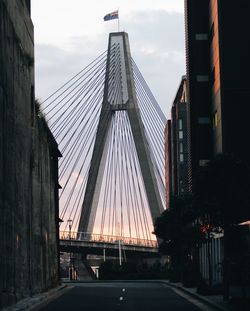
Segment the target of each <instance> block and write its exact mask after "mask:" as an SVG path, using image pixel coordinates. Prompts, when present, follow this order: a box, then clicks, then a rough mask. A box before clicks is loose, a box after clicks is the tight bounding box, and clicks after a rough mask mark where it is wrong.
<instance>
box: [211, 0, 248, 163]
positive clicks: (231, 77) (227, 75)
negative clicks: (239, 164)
mask: <svg viewBox="0 0 250 311" xmlns="http://www.w3.org/2000/svg"><path fill="white" fill-rule="evenodd" d="M213 2H215V3H216V4H217V5H218V19H219V29H218V31H219V35H218V36H219V47H220V70H221V109H222V131H223V135H222V137H223V152H225V153H233V154H235V155H236V156H238V157H240V158H242V159H244V160H247V161H249V155H248V150H249V148H248V146H247V144H246V142H247V141H248V137H249V134H248V133H249V125H248V124H249V113H250V105H249V98H250V78H249V72H250V58H249V55H250V37H249V21H248V19H249V12H250V2H249V1H247V0H239V1H237V3H236V2H234V1H226V0H220V1H218V2H217V1H215V0H213V1H212V3H213Z"/></svg>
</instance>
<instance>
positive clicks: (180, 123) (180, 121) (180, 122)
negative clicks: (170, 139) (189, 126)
mask: <svg viewBox="0 0 250 311" xmlns="http://www.w3.org/2000/svg"><path fill="white" fill-rule="evenodd" d="M179 130H182V119H179Z"/></svg>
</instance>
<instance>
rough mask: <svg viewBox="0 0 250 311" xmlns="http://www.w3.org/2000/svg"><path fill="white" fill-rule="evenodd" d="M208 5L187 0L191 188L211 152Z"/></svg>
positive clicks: (206, 1) (205, 1)
mask: <svg viewBox="0 0 250 311" xmlns="http://www.w3.org/2000/svg"><path fill="white" fill-rule="evenodd" d="M208 7H209V0H203V1H197V0H185V27H186V29H185V36H186V64H187V70H186V72H187V94H188V100H187V105H188V106H187V110H188V128H189V130H190V132H189V135H188V138H189V139H188V144H189V183H190V189H192V179H193V174H194V172H195V171H196V170H197V168H198V167H199V166H202V165H204V164H205V163H206V161H208V160H209V159H210V158H211V154H212V137H211V130H212V125H211V105H210V83H209V81H210V53H209V33H208V23H209V22H208V16H209V14H208Z"/></svg>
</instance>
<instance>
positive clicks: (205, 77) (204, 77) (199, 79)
mask: <svg viewBox="0 0 250 311" xmlns="http://www.w3.org/2000/svg"><path fill="white" fill-rule="evenodd" d="M196 80H197V82H208V81H209V77H208V75H197V76H196Z"/></svg>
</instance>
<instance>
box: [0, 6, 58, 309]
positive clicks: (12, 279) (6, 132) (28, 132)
mask: <svg viewBox="0 0 250 311" xmlns="http://www.w3.org/2000/svg"><path fill="white" fill-rule="evenodd" d="M26 2H27V3H28V2H29V1H26ZM0 47H1V48H0V237H1V238H0V250H1V252H0V309H1V308H2V307H4V306H6V305H9V304H12V303H14V302H15V301H16V300H18V299H20V298H22V297H24V296H28V295H30V294H32V293H34V292H39V291H42V290H45V289H46V288H48V287H51V286H53V285H55V284H56V282H57V271H56V272H55V266H56V264H57V255H56V254H57V248H56V243H55V237H56V226H57V224H56V222H55V221H57V219H56V217H57V216H56V209H57V206H56V205H57V203H56V202H55V201H56V192H57V188H56V190H55V185H56V187H57V173H56V172H55V167H56V166H57V158H56V157H55V155H54V153H53V152H52V151H51V143H52V142H51V141H50V140H48V139H47V138H46V137H47V136H48V135H50V134H49V132H48V129H45V128H42V127H41V126H40V125H39V124H40V120H39V119H37V118H36V117H35V114H36V113H35V106H34V69H33V68H34V64H33V63H34V43H33V25H32V22H31V19H30V15H29V10H28V7H27V6H26V3H25V1H17V0H16V1H14V0H11V1H9V0H0ZM38 141H39V142H38ZM52 145H53V146H54V147H53V148H54V149H56V148H57V145H56V144H55V142H54V143H52ZM57 155H58V154H57ZM51 157H53V159H54V160H53V161H52V160H51ZM35 160H36V161H35ZM52 162H53V163H52ZM37 165H40V166H39V170H40V175H39V174H37V171H38V167H37ZM39 191H40V193H42V194H43V195H40V197H39V196H38V192H39ZM54 254H55V257H51V256H50V255H52V256H54ZM41 258H42V259H41ZM45 262H46V264H45ZM45 266H46V270H43V269H44V267H45ZM41 271H43V272H41ZM44 271H45V272H44ZM41 273H44V275H43V276H42V275H41ZM45 273H46V275H45ZM45 279H46V281H45Z"/></svg>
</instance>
